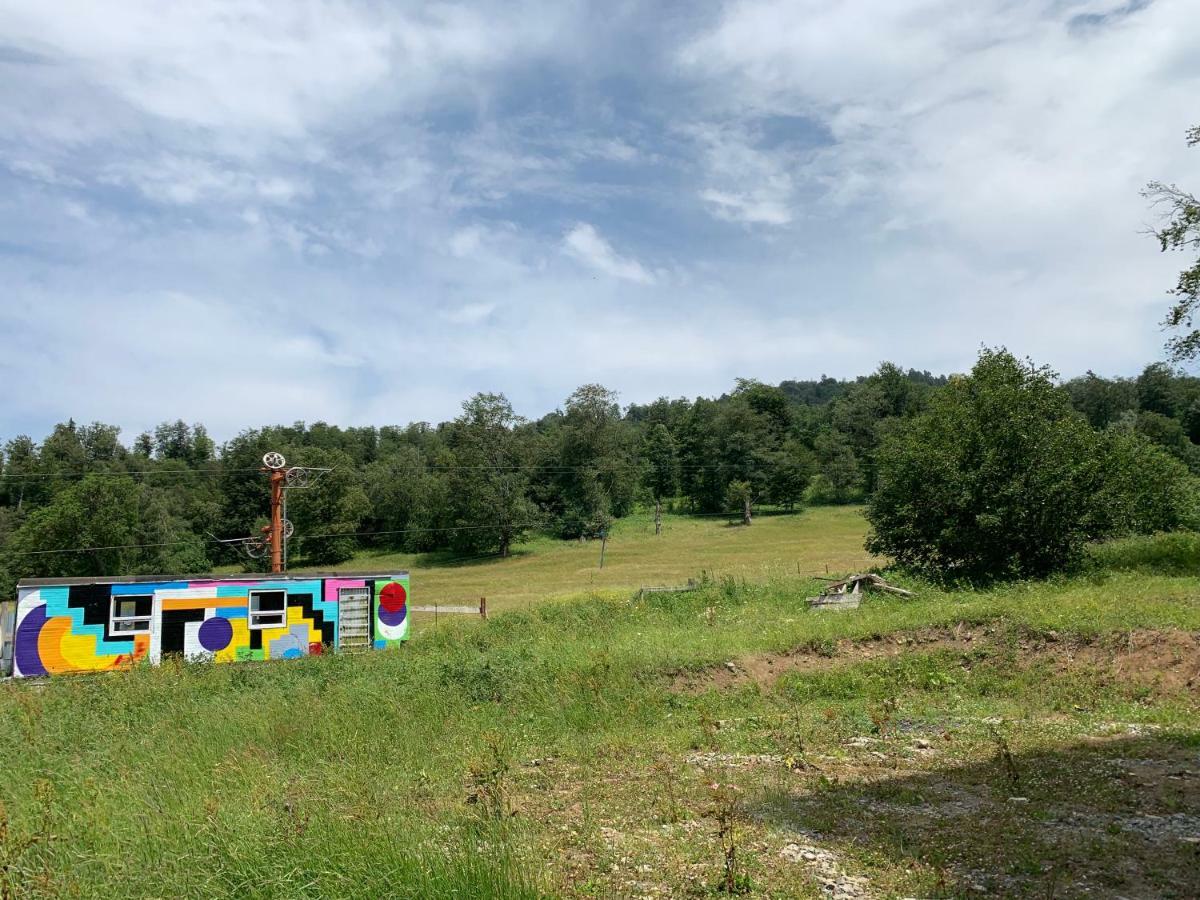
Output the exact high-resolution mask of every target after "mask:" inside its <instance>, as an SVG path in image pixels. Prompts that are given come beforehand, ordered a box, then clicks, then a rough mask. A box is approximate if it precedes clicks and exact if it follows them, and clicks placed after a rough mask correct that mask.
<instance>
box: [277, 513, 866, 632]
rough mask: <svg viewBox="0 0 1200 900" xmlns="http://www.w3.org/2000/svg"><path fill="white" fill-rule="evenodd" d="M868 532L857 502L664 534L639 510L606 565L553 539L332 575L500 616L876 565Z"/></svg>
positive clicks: (675, 520) (669, 518)
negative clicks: (379, 576)
mask: <svg viewBox="0 0 1200 900" xmlns="http://www.w3.org/2000/svg"><path fill="white" fill-rule="evenodd" d="M866 532H867V523H866V520H865V519H864V518H863V516H862V508H861V507H857V506H824V507H814V508H812V509H809V510H807V511H805V512H803V513H800V514H797V515H761V516H758V517H756V518H755V520H754V524H753V525H751V526H750V527H749V528H746V527H743V526H742V525H741V524H740V523H739V524H731V522H730V520H729V519H726V518H724V517H720V516H712V517H692V516H674V515H665V516H663V531H662V534H661V535H655V533H654V518H653V516H652V515H648V514H639V515H634V516H629V517H628V518H625V519H621V520H619V521H618V522H616V524H615V525H614V526H613V529H612V533H611V534H610V536H609V540H608V547H607V549H606V551H605V558H604V568H603V569H601V568H600V567H599V563H600V542H599V541H595V540H593V541H588V542H586V543H580V542H578V541H560V540H555V539H553V538H536V539H533V540H531V541H529V542H527V543H524V544H520V545H519V546H517V547H516V548H515V552H514V554H513V556H511V557H510V558H508V559H498V558H495V557H490V558H485V559H476V560H470V561H467V562H463V561H460V560H458V559H456V558H455V557H454V556H453V555H452V554H448V553H415V554H414V553H380V552H367V553H362V554H359V555H358V556H357V557H355V558H354V559H353V560H351V561H349V562H347V563H343V564H342V565H340V566H335V567H334V569H335V570H339V571H388V570H391V569H408V570H410V571H411V573H412V590H413V602H414V603H418V604H427V603H433V602H435V601H436V602H438V603H449V604H461V603H474V602H478V600H479V598H480V597H487V598H488V605H489V607H490V608H491V609H494V610H502V609H513V608H519V607H524V606H528V605H530V604H531V603H535V602H541V601H543V600H546V599H552V598H556V597H566V596H570V595H572V594H578V593H581V592H585V591H598V590H622V591H628V590H630V589H637V588H639V587H642V586H643V585H664V584H680V583H683V582H686V581H687V580H688V579H689V578H693V577H696V576H698V575H699V574H700V573H701V572H708V573H709V574H711V575H712V576H713V577H717V578H719V577H722V576H725V575H730V576H733V577H736V578H745V579H747V580H750V581H763V580H765V579H767V578H769V577H771V576H773V575H782V574H793V575H794V574H797V573H800V574H804V575H817V574H821V573H824V572H834V573H845V572H848V571H851V570H859V569H862V568H866V567H869V566H871V565H873V564H876V563H877V562H878V560H876V559H875V558H874V557H872V556H871V555H870V554H868V553H867V552H866V551H865V550H864V549H863V539H864V538H865V537H866ZM325 568H326V570H327V569H328V567H325ZM293 571H297V572H303V571H312V569H308V570H306V569H305V568H303V567H301V568H297V569H294V570H293Z"/></svg>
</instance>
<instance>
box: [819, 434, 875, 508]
mask: <svg viewBox="0 0 1200 900" xmlns="http://www.w3.org/2000/svg"><path fill="white" fill-rule="evenodd" d="M813 449H814V452H815V453H816V457H817V468H818V472H817V476H816V479H815V480H814V483H813V490H812V492H811V493H810V497H811V499H812V501H813V502H814V503H849V502H850V501H851V500H853V499H854V498H855V497H856V496H857V495H858V492H859V489H860V487H861V486H862V470H861V469H860V468H859V465H858V457H856V456H855V455H854V448H853V447H852V446H851V445H850V440H849V439H848V438H847V437H846V436H845V435H844V434H842V433H841V432H840V431H824V432H822V433H821V434H819V435H817V439H816V440H815V441H814V442H813Z"/></svg>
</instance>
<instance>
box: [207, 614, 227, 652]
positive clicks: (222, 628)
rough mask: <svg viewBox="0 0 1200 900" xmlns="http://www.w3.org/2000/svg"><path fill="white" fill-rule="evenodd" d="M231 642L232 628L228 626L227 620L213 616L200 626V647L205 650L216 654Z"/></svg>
mask: <svg viewBox="0 0 1200 900" xmlns="http://www.w3.org/2000/svg"><path fill="white" fill-rule="evenodd" d="M232 640H233V626H232V625H230V624H229V620H228V619H225V618H222V617H221V616H213V617H212V618H211V619H205V620H204V621H203V622H202V623H201V624H200V646H201V647H203V648H204V649H205V650H211V651H212V652H213V653H216V652H217V651H218V650H224V649H225V648H226V647H228V646H229V642H230V641H232Z"/></svg>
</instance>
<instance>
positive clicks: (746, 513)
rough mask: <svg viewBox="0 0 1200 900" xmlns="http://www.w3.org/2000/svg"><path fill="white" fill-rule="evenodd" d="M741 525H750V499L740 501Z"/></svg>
mask: <svg viewBox="0 0 1200 900" xmlns="http://www.w3.org/2000/svg"><path fill="white" fill-rule="evenodd" d="M742 524H743V525H749V524H750V498H749V497H746V498H745V499H743V500H742Z"/></svg>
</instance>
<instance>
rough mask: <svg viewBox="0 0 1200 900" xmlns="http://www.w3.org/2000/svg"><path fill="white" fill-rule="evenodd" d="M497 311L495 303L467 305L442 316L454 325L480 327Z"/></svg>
mask: <svg viewBox="0 0 1200 900" xmlns="http://www.w3.org/2000/svg"><path fill="white" fill-rule="evenodd" d="M495 310H496V304H495V303H467V304H466V305H464V306H460V307H458V308H457V309H451V310H447V311H446V312H444V313H443V314H442V315H443V317H444V318H445V319H446V321H447V322H450V323H452V324H454V325H478V324H479V323H480V322H482V321H484V320H485V319H486V318H487V317H488V316H490V315H491V314H492V313H493V312H495Z"/></svg>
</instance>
